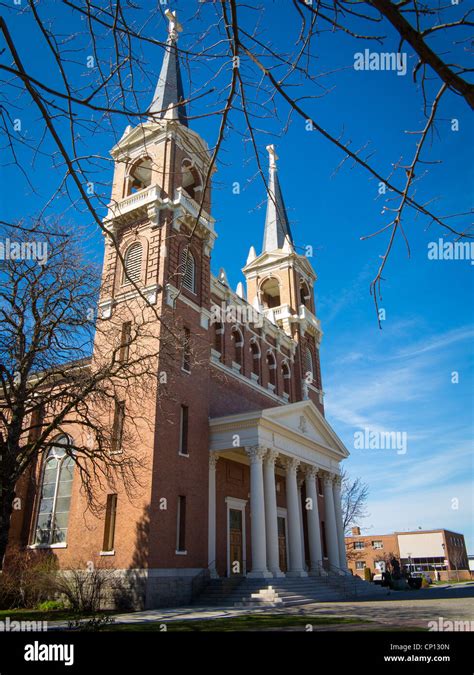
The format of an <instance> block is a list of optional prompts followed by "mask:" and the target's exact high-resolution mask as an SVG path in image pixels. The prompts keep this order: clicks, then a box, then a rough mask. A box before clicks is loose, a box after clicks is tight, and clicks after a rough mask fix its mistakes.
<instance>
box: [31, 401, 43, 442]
mask: <svg viewBox="0 0 474 675" xmlns="http://www.w3.org/2000/svg"><path fill="white" fill-rule="evenodd" d="M43 421H44V405H43V404H42V403H41V404H40V405H39V406H38V407H37V408H35V409H34V410H33V412H32V413H31V419H30V430H29V434H28V443H34V442H35V441H37V440H38V438H39V437H40V436H41V432H42V427H43Z"/></svg>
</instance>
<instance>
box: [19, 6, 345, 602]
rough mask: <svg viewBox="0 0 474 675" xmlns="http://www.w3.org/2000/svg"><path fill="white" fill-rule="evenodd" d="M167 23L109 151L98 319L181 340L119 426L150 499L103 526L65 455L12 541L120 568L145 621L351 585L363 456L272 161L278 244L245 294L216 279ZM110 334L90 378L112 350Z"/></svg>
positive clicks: (42, 481)
mask: <svg viewBox="0 0 474 675" xmlns="http://www.w3.org/2000/svg"><path fill="white" fill-rule="evenodd" d="M168 17H169V19H170V25H169V35H168V41H167V47H166V50H165V54H164V58H163V64H162V68H161V73H160V77H159V80H158V83H157V86H156V91H155V93H154V96H153V99H152V103H151V106H150V109H149V111H150V116H149V118H148V120H147V121H145V122H143V123H141V124H138V125H137V126H135V127H131V126H129V127H127V129H126V130H125V132H124V134H123V136H122V138H121V139H120V140H119V142H118V143H117V144H116V145H115V146H114V147H113V148H112V150H111V155H112V158H113V161H114V176H113V186H112V194H111V200H110V204H109V206H108V213H107V215H106V217H105V220H104V224H105V226H106V228H107V231H108V232H109V233H110V236H109V235H106V236H105V237H104V240H105V254H104V263H103V277H102V288H101V295H100V301H99V317H98V321H99V322H100V323H101V325H102V326H106V325H107V322H110V321H112V320H113V318H114V314H115V315H116V316H117V313H118V312H120V307H121V305H123V304H124V303H127V307H128V308H129V309H130V308H131V310H130V317H129V321H128V322H125V323H126V325H125V323H124V330H125V331H126V330H128V331H130V330H133V321H134V318H135V317H137V316H139V315H140V314H142V313H143V312H147V311H149V310H150V308H153V311H154V312H156V314H157V316H159V317H160V321H158V320H157V321H156V326H155V328H154V329H153V330H156V334H157V335H160V334H161V333H162V332H163V331H165V330H166V328H165V326H166V325H171V324H172V325H173V327H174V328H175V330H179V331H180V335H181V336H182V338H183V339H182V341H180V342H179V348H176V349H175V351H174V353H173V354H170V352H169V350H163V353H159V354H158V355H157V358H156V364H155V365H156V372H158V373H168V374H169V377H168V379H167V382H166V383H163V384H159V385H158V387H157V391H156V392H152V391H150V394H149V396H144V397H143V398H142V399H141V400H140V401H138V402H137V401H135V402H129V401H128V400H127V399H125V400H124V401H123V407H122V408H119V409H118V410H115V418H114V424H115V423H116V421H117V418H118V419H119V421H120V423H121V424H122V425H123V427H124V428H123V429H120V434H122V431H123V433H125V432H126V427H127V424H128V420H130V419H135V420H136V423H137V424H142V421H141V420H143V424H142V434H141V441H140V450H141V452H142V454H143V456H144V458H145V460H146V461H145V462H144V466H145V465H146V471H144V475H143V476H142V477H141V486H140V490H139V491H137V495H136V496H135V497H130V496H128V495H127V494H126V493H125V491H122V490H121V489H120V487H119V488H118V489H117V491H116V493H114V494H108V493H106V492H105V491H104V494H103V505H104V511H103V515H97V514H93V513H91V512H90V511H88V510H87V508H86V502H85V496H84V494H83V493H82V491H81V489H80V475H79V472H78V471H77V470H75V469H74V466H73V463H71V461H70V460H68V459H67V458H65V457H64V455H63V454H61V439H59V440H58V450H57V452H56V454H55V456H54V462H53V463H51V464H49V462H50V460H51V457H50V456H49V455H48V456H47V457H45V458H44V459H43V466H42V468H41V469H40V471H39V474H38V476H39V479H38V482H39V485H38V489H37V490H36V493H35V495H34V497H33V504H32V507H31V509H30V510H29V512H28V510H27V511H26V512H25V513H23V514H14V516H13V519H20V518H24V519H28V518H29V520H28V521H26V520H25V521H24V522H22V523H21V524H20V523H19V522H18V523H16V525H15V528H14V529H15V532H17V533H19V532H22V533H23V535H21V536H24V537H26V538H27V541H24V543H25V544H26V545H28V546H29V547H31V548H47V549H50V550H52V551H53V552H54V555H55V556H56V557H57V559H58V562H59V565H60V566H61V567H64V568H67V567H68V566H71V565H73V564H75V561H81V564H87V561H89V560H95V561H97V560H98V559H99V560H104V561H106V562H107V565H108V567H110V568H111V569H113V570H115V571H116V573H117V576H118V577H119V578H121V579H122V580H127V583H129V584H131V585H132V586H133V585H135V586H134V588H135V592H136V593H137V597H138V601H137V603H136V604H138V605H139V606H144V607H158V606H164V605H172V604H176V603H179V602H188V601H189V599H190V598H191V596H192V591H193V588H194V585H195V583H196V579H202V578H204V577H206V578H209V577H210V578H211V579H212V578H223V577H232V576H243V577H250V578H255V579H262V584H263V585H266V584H271V583H272V582H271V579H272V578H275V577H285V576H286V577H311V576H320V575H328V574H344V573H347V563H346V553H345V542H344V530H343V520H342V513H341V479H340V475H341V469H340V462H341V461H342V460H344V459H345V458H347V457H348V451H347V449H346V448H345V447H344V445H343V443H342V442H341V440H340V439H339V438H338V436H337V435H336V433H335V431H334V430H333V429H332V428H331V426H330V425H329V424H328V422H327V421H326V419H325V415H324V398H323V385H322V381H321V369H320V358H319V348H320V343H321V339H322V329H321V324H320V321H319V319H318V318H317V308H316V306H315V299H314V295H315V294H314V288H315V284H316V282H317V276H316V273H315V271H314V270H313V268H312V266H311V264H310V262H309V259H308V257H306V256H305V255H301V254H300V253H298V252H297V250H296V248H295V244H294V240H293V234H292V231H291V227H290V223H289V219H288V215H287V212H286V209H285V204H284V199H283V193H282V186H281V185H280V180H279V176H278V164H277V160H278V157H277V154H276V151H275V148H274V146H272V145H270V146H268V147H267V151H268V158H269V167H268V180H267V192H268V194H267V206H266V217H265V222H262V231H261V236H262V239H263V245H262V246H261V249H260V248H257V250H256V248H254V246H250V251H249V254H248V258H247V260H246V261H242V264H244V263H245V264H244V266H243V270H242V271H243V275H244V278H245V283H239V284H238V286H237V289H236V290H233V289H232V288H231V287H230V285H229V282H228V280H227V276H226V273H225V270H224V269H223V267H221V269H220V272H219V273H218V274H217V276H214V275H213V274H212V273H211V256H212V255H213V254H214V250H216V253H217V257H218V232H217V231H216V228H215V221H214V219H213V217H212V180H211V179H212V174H213V167H212V166H211V159H212V156H211V152H210V150H209V148H208V145H207V143H206V141H205V140H204V139H203V138H201V137H200V135H199V134H198V133H196V131H194V130H193V129H192V122H191V121H190V120H188V117H187V110H186V96H185V93H184V90H183V82H182V77H181V73H180V63H179V58H178V52H177V47H176V42H177V39H178V32H179V31H180V30H181V27H180V25H179V23H178V21H177V18H176V15H175V14H171V13H168ZM283 187H284V186H283ZM288 197H289V196H288V195H287V198H288ZM112 235H113V237H114V239H115V241H116V242H117V243H118V249H119V251H120V255H118V252H117V247H116V246H115V245H114V243H113V241H112ZM251 243H252V242H249V245H250V244H251ZM253 243H255V242H253ZM132 282H133V283H132ZM137 288H138V289H139V291H140V292H139V291H138V290H137ZM147 304H148V305H149V307H147V306H146V305H147ZM103 335H104V333H103V331H98V333H97V338H96V343H95V347H94V354H93V356H92V359H91V362H92V363H93V362H94V359H97V358H99V355H103V354H106V352H107V349H108V345H107V343H106V341H104V339H103V337H102V336H103ZM71 433H72V434H73V433H74V431H73V430H72V431H71ZM117 443H118V445H119V440H118V441H117ZM117 452H120V447H117ZM48 500H49V501H48ZM28 513H29V515H28ZM45 514H46V515H45ZM15 522H16V521H15ZM48 523H49V525H48ZM51 523H55V526H54V527H53V526H52V525H51ZM20 525H21V526H20ZM39 532H41V535H39V534H38V533H39ZM45 532H46V534H45ZM24 533H26V534H24ZM15 536H18V537H20V535H19V534H18V535H15Z"/></svg>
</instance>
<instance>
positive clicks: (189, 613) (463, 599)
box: [49, 584, 474, 630]
mask: <svg viewBox="0 0 474 675" xmlns="http://www.w3.org/2000/svg"><path fill="white" fill-rule="evenodd" d="M262 613H270V614H278V615H287V616H308V617H311V616H317V617H324V616H326V617H344V618H352V619H357V618H360V619H361V621H370V622H372V623H371V624H366V629H367V630H370V629H371V628H372V629H373V628H379V629H385V630H390V629H393V628H400V627H402V628H424V629H428V627H429V622H430V621H433V620H434V621H436V620H437V619H438V618H439V617H443V618H444V619H445V620H451V621H472V620H473V619H474V585H473V584H466V585H464V584H463V585H462V586H460V585H456V587H453V586H451V587H450V586H449V585H446V587H439V586H438V587H436V588H433V589H427V590H425V591H415V592H398V593H392V594H391V595H390V596H389V597H387V598H386V599H377V600H369V601H344V602H316V603H310V604H307V605H299V606H296V607H285V608H283V609H280V608H278V607H258V608H233V607H212V608H209V607H198V606H192V607H178V608H169V609H155V610H146V611H142V612H133V613H129V614H117V615H114V616H113V618H114V621H115V623H118V624H124V623H127V624H147V623H151V622H156V623H162V624H164V625H167V624H170V623H173V622H174V621H212V620H213V619H223V618H231V617H236V616H242V615H246V614H254V615H258V614H262ZM67 628H68V622H67V621H61V622H59V621H58V622H50V623H49V630H62V629H67ZM354 629H355V630H357V629H360V628H355V626H354ZM325 630H331V626H327V627H326V628H325ZM345 630H350V627H349V626H346V627H345Z"/></svg>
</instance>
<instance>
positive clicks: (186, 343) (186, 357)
mask: <svg viewBox="0 0 474 675" xmlns="http://www.w3.org/2000/svg"><path fill="white" fill-rule="evenodd" d="M183 370H185V371H186V372H187V373H190V372H191V331H190V330H189V328H185V329H184V335H183Z"/></svg>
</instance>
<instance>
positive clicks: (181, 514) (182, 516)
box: [176, 495, 186, 553]
mask: <svg viewBox="0 0 474 675" xmlns="http://www.w3.org/2000/svg"><path fill="white" fill-rule="evenodd" d="M176 550H177V551H179V552H180V553H184V552H185V551H186V497H183V496H182V495H180V496H179V497H178V531H177V533H176Z"/></svg>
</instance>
